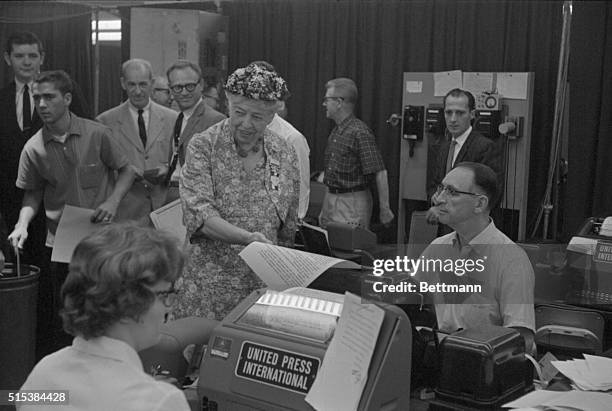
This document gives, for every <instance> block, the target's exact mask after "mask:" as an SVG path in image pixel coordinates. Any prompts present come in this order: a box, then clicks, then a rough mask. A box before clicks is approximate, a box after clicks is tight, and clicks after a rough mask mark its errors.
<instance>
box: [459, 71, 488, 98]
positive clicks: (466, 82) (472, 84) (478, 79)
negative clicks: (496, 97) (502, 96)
mask: <svg viewBox="0 0 612 411" xmlns="http://www.w3.org/2000/svg"><path fill="white" fill-rule="evenodd" d="M463 89H464V90H467V91H469V92H470V93H472V94H473V95H474V96H477V95H479V94H482V93H483V92H485V91H487V92H491V91H494V90H493V73H463Z"/></svg>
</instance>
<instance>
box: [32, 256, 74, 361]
mask: <svg viewBox="0 0 612 411" xmlns="http://www.w3.org/2000/svg"><path fill="white" fill-rule="evenodd" d="M44 254H45V255H44V256H41V258H39V259H38V264H37V265H39V268H40V269H41V270H40V277H39V281H38V306H37V312H36V315H37V318H36V360H37V361H39V360H40V359H41V358H43V357H44V356H46V355H48V354H51V353H53V352H55V351H57V350H59V349H60V348H62V347H65V346H67V345H70V344H71V342H72V336H70V335H69V334H67V333H66V332H65V331H64V329H63V326H62V320H61V317H60V316H59V310H60V309H61V308H62V306H63V303H62V300H61V297H60V291H61V287H62V285H63V284H64V281H65V280H66V276H67V275H68V264H64V263H56V262H51V248H49V247H45V252H44Z"/></svg>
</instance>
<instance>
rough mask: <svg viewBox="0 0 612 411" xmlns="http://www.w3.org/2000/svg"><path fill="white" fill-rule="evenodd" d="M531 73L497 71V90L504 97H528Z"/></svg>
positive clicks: (521, 98) (524, 98) (522, 98)
mask: <svg viewBox="0 0 612 411" xmlns="http://www.w3.org/2000/svg"><path fill="white" fill-rule="evenodd" d="M528 75H529V73H497V92H498V93H499V94H501V95H502V97H503V98H514V99H518V100H526V99H527V79H528Z"/></svg>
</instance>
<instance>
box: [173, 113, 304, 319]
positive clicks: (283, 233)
mask: <svg viewBox="0 0 612 411" xmlns="http://www.w3.org/2000/svg"><path fill="white" fill-rule="evenodd" d="M264 153H265V156H264V159H262V160H261V162H260V163H259V164H257V166H256V167H255V169H254V170H252V171H249V172H246V171H245V170H244V168H243V166H242V161H241V159H240V157H239V156H238V153H237V150H236V147H235V145H234V142H233V139H232V137H231V135H230V132H229V120H224V121H222V122H220V123H218V124H216V125H215V126H213V127H211V128H209V129H208V130H206V131H204V132H203V133H199V134H196V135H194V136H193V138H192V139H191V141H190V143H189V146H188V148H187V157H186V162H185V166H184V167H183V169H182V171H181V181H180V193H181V201H182V205H183V215H184V217H183V218H184V222H185V225H186V227H187V241H186V243H187V247H188V250H189V260H188V262H187V265H186V267H185V270H184V272H183V276H182V277H181V278H180V279H179V280H178V281H177V284H176V287H177V289H179V292H180V295H179V298H178V302H177V304H176V306H175V308H174V312H173V317H174V318H182V317H187V316H199V317H205V318H209V319H216V320H221V319H223V317H225V316H226V315H227V314H228V313H229V312H230V311H231V310H232V309H233V308H234V307H236V305H238V303H240V301H242V300H243V299H244V298H245V297H246V296H248V295H249V294H250V293H251V292H252V291H253V290H255V289H257V288H261V287H265V284H263V283H262V282H261V280H259V278H258V277H257V276H256V275H255V274H254V273H253V272H252V271H251V269H250V268H249V267H248V266H247V265H246V263H245V262H244V261H243V260H242V259H241V258H240V257H239V256H238V253H239V252H240V251H242V249H243V248H244V246H242V245H235V244H228V243H225V242H223V241H218V240H211V239H209V238H207V237H205V236H204V235H202V234H201V233H200V232H199V231H198V230H199V229H200V228H201V227H202V225H203V224H204V223H205V221H206V220H207V219H208V218H210V217H215V216H219V217H221V218H223V219H225V220H226V221H228V222H229V223H231V224H233V225H235V226H237V227H240V228H243V229H245V230H247V231H250V232H253V231H259V232H261V233H262V234H264V235H265V236H266V237H267V238H268V239H269V240H271V241H272V242H274V243H275V244H281V245H287V246H291V245H292V244H293V239H294V236H295V230H296V224H297V206H298V197H299V172H298V169H297V157H296V154H295V151H294V150H293V148H291V147H290V146H289V145H288V144H287V143H286V142H285V141H284V140H283V139H282V138H280V137H279V136H277V135H276V134H274V133H272V132H270V131H269V130H266V131H265V133H264Z"/></svg>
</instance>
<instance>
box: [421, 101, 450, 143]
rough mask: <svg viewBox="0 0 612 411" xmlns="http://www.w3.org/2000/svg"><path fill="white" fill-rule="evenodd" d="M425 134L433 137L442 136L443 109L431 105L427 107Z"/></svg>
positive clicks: (444, 123)
mask: <svg viewBox="0 0 612 411" xmlns="http://www.w3.org/2000/svg"><path fill="white" fill-rule="evenodd" d="M425 124H426V125H427V132H428V133H430V134H433V135H434V136H443V135H444V133H445V131H446V120H445V119H444V107H443V106H441V105H437V104H432V105H430V106H429V107H427V114H426V116H425Z"/></svg>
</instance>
